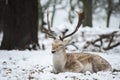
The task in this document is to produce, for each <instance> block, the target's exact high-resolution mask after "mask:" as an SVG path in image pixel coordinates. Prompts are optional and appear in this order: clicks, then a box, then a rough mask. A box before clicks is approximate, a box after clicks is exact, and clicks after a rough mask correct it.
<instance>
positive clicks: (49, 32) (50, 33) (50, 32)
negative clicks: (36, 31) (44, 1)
mask: <svg viewBox="0 0 120 80" xmlns="http://www.w3.org/2000/svg"><path fill="white" fill-rule="evenodd" d="M47 24H48V30H47V29H46V28H45V29H44V30H45V33H46V34H48V35H49V36H50V38H53V39H56V37H55V35H54V34H53V31H51V26H50V22H49V10H47Z"/></svg>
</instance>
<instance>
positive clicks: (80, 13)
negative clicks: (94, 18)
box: [60, 12, 85, 40]
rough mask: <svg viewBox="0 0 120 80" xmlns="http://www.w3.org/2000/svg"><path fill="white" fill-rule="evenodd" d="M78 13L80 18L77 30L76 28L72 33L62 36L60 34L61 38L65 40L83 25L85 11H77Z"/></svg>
mask: <svg viewBox="0 0 120 80" xmlns="http://www.w3.org/2000/svg"><path fill="white" fill-rule="evenodd" d="M77 14H78V16H79V18H78V24H77V26H76V28H75V30H74V31H73V32H72V33H70V34H68V35H66V36H62V37H61V36H60V40H64V39H65V38H67V37H69V36H71V35H73V34H74V33H75V32H77V31H78V29H79V27H80V26H81V24H82V21H83V19H84V18H85V16H84V12H77Z"/></svg>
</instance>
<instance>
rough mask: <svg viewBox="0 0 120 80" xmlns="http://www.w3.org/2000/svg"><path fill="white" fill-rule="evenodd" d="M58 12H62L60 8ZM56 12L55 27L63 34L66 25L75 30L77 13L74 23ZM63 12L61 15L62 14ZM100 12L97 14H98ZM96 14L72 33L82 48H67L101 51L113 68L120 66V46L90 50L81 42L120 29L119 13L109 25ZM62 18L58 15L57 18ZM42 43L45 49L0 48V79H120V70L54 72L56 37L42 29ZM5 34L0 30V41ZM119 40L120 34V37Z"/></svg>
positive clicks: (56, 30) (80, 50)
mask: <svg viewBox="0 0 120 80" xmlns="http://www.w3.org/2000/svg"><path fill="white" fill-rule="evenodd" d="M57 13H59V12H57ZM57 13H56V17H55V21H54V26H53V28H52V29H53V30H54V31H55V32H56V33H57V34H58V35H60V33H61V31H62V30H64V29H65V28H68V29H69V32H68V33H70V32H71V31H73V30H74V26H76V24H77V15H76V18H75V20H74V24H70V23H69V21H68V20H67V18H66V16H62V17H61V16H60V14H57ZM63 14H64V15H67V13H66V11H65V10H63ZM63 14H61V15H63ZM97 16H98V15H97ZM93 17H94V21H93V27H92V28H89V27H85V28H83V27H82V26H81V27H80V29H79V30H78V31H77V33H76V34H74V35H73V36H72V38H70V39H72V40H71V41H76V40H77V41H78V43H76V45H77V46H78V47H79V49H76V48H75V47H74V46H71V45H70V46H67V51H68V52H73V51H77V52H88V53H91V54H98V55H100V56H102V57H103V58H105V59H106V60H107V61H108V62H109V63H110V64H111V66H112V68H113V69H118V70H120V46H118V47H115V48H113V49H111V50H108V51H102V52H98V51H91V50H90V49H88V50H82V48H81V47H82V46H83V45H84V43H85V41H89V40H94V39H95V38H97V37H98V35H99V34H106V33H110V32H113V31H119V32H120V29H119V28H118V25H119V24H120V18H119V17H120V16H119V17H116V16H112V17H111V18H112V19H111V21H110V28H106V27H105V25H106V24H105V21H104V20H103V19H98V18H97V17H96V16H93ZM58 18H59V19H58ZM81 32H84V33H85V39H84V40H83V39H82V37H81ZM38 34H39V35H38V38H39V44H40V47H41V46H42V45H43V44H44V45H45V50H42V49H38V50H31V51H29V50H23V51H20V50H10V51H8V50H0V80H120V72H110V71H108V72H103V71H100V72H97V73H90V72H89V71H87V72H86V73H72V72H61V73H58V74H54V73H51V70H52V68H53V64H52V53H51V44H52V42H53V41H54V40H53V39H51V38H47V39H46V38H45V37H44V34H43V33H40V32H39V33H38ZM2 36H3V34H2V33H1V34H0V42H1V41H2ZM118 40H119V41H120V37H119V38H118Z"/></svg>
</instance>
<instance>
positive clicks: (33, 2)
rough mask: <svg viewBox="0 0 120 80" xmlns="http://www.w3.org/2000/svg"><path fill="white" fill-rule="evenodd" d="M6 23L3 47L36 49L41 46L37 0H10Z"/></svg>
mask: <svg viewBox="0 0 120 80" xmlns="http://www.w3.org/2000/svg"><path fill="white" fill-rule="evenodd" d="M4 23H5V26H4V28H3V40H2V43H1V49H7V50H11V49H36V47H37V46H39V45H38V37H37V36H38V35H37V31H38V29H37V28H38V2H37V0H14V1H13V0H8V4H7V5H6V7H5V15H4ZM30 45H32V46H30Z"/></svg>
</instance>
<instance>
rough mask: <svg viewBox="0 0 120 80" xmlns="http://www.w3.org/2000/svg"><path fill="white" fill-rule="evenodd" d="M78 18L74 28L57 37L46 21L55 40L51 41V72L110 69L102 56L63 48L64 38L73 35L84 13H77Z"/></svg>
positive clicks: (64, 46)
mask: <svg viewBox="0 0 120 80" xmlns="http://www.w3.org/2000/svg"><path fill="white" fill-rule="evenodd" d="M78 16H79V19H78V24H77V27H76V29H75V30H74V31H73V32H72V33H71V34H68V35H66V36H62V37H61V36H60V37H59V39H56V37H55V36H54V35H53V34H52V33H51V31H50V24H49V21H48V20H47V21H48V29H49V30H48V31H46V33H47V34H49V35H50V36H51V37H52V38H54V39H55V40H54V41H53V43H52V53H53V72H54V73H59V72H86V71H90V72H97V71H111V70H112V68H111V65H110V64H109V63H108V62H107V61H106V60H105V59H104V58H102V57H100V56H98V55H95V54H89V53H66V51H65V48H66V45H67V43H66V42H65V41H64V39H65V38H67V37H69V36H71V35H73V34H74V33H75V32H76V31H77V30H78V28H79V27H80V25H81V23H82V20H83V19H84V13H83V12H81V13H80V12H79V13H78ZM47 19H48V18H47Z"/></svg>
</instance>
